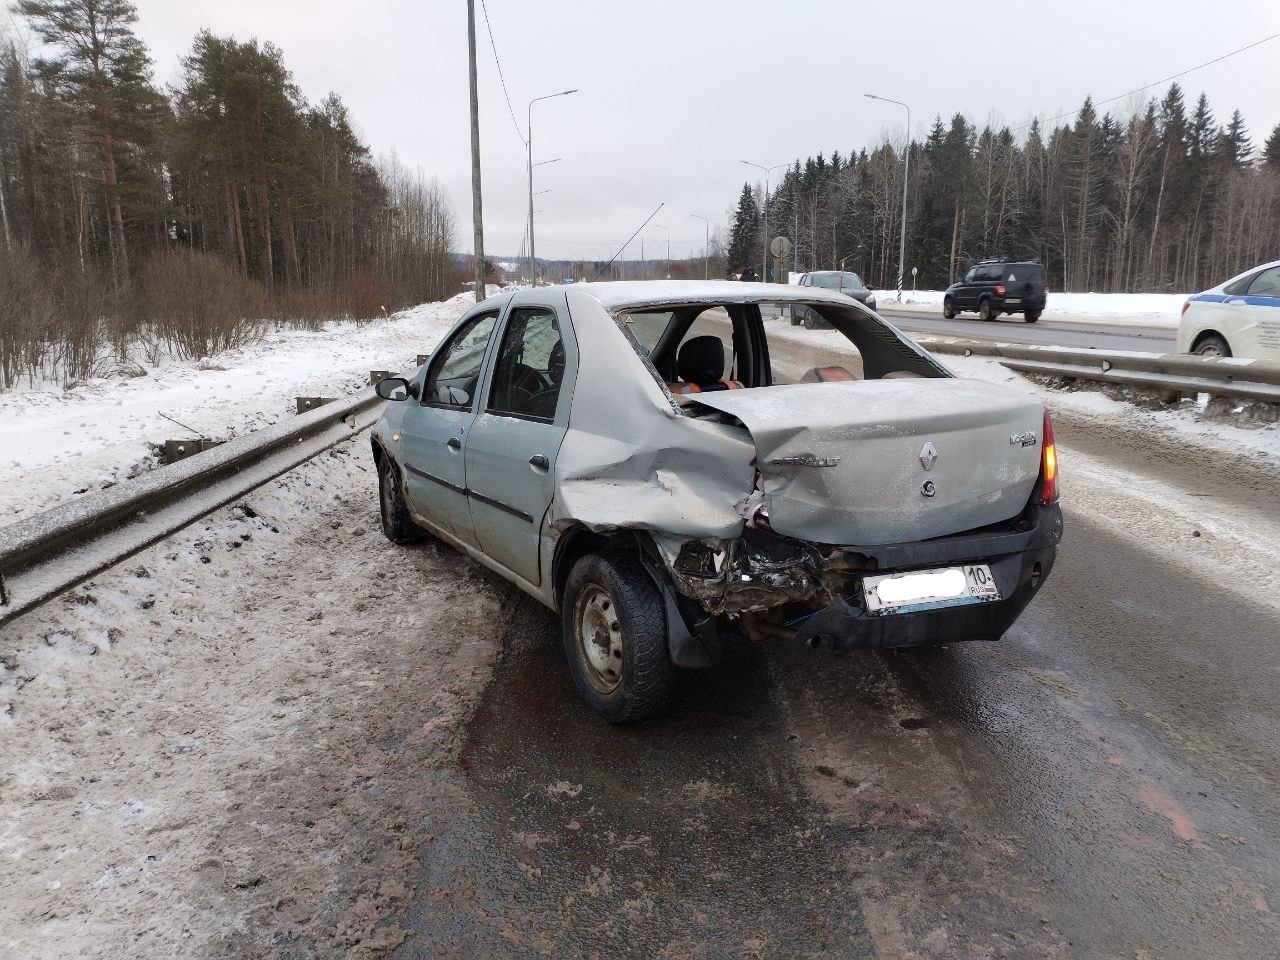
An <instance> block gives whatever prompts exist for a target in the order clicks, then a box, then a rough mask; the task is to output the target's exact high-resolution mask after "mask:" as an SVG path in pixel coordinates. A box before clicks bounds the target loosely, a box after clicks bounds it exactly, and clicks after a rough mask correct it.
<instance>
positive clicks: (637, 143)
mask: <svg viewBox="0 0 1280 960" xmlns="http://www.w3.org/2000/svg"><path fill="white" fill-rule="evenodd" d="M486 3H487V4H488V10H489V17H490V20H491V22H492V25H493V33H494V37H495V39H496V41H497V45H498V54H499V56H500V57H501V58H502V69H503V73H504V74H505V76H506V81H507V87H508V89H509V90H510V93H511V99H512V103H513V104H514V105H515V112H516V116H517V118H518V120H519V123H520V126H521V127H522V128H523V126H524V123H525V110H526V105H527V103H528V101H529V99H530V98H532V97H536V96H540V95H542V94H546V93H551V92H553V91H557V90H563V89H566V88H569V87H577V88H579V91H580V92H579V93H577V94H574V95H573V96H569V97H564V98H561V99H558V100H551V101H547V102H544V103H539V104H537V105H535V106H534V108H533V109H534V117H533V119H534V129H533V134H534V136H533V153H534V160H535V162H536V161H538V160H548V159H551V158H553V157H562V158H563V159H562V160H561V161H560V162H559V163H554V164H550V165H548V166H545V167H542V168H540V169H538V170H536V171H535V175H536V176H535V180H536V184H535V188H536V189H539V190H543V189H549V190H550V191H551V192H550V193H548V194H544V195H542V196H539V197H537V198H536V204H535V206H536V208H537V209H540V210H543V211H544V212H543V213H541V214H539V215H538V217H537V223H538V236H539V240H538V252H539V253H540V254H543V255H545V256H564V257H570V256H587V257H592V258H594V257H599V256H601V255H602V254H604V252H605V251H606V249H607V248H608V247H609V246H610V245H614V246H615V247H616V245H617V243H618V242H619V241H621V240H624V239H625V238H626V237H627V236H628V235H630V233H631V232H632V231H633V230H634V229H635V228H636V227H637V226H638V225H639V224H640V222H641V221H643V220H644V218H645V217H646V216H647V215H648V214H649V212H650V211H651V210H652V209H653V208H654V207H655V206H657V204H658V203H659V202H665V203H666V206H665V207H664V209H663V211H662V212H661V213H660V214H659V216H658V218H657V219H656V220H655V223H661V224H663V225H665V226H667V227H668V228H669V229H670V234H671V238H672V254H673V255H674V256H676V257H679V256H683V255H687V253H688V252H689V251H690V250H692V249H699V250H700V249H701V246H702V234H703V228H702V222H701V221H700V220H697V219H695V218H693V217H692V216H691V214H694V213H699V214H702V215H704V216H708V217H711V218H712V220H713V222H724V221H725V219H726V211H727V210H728V209H729V208H730V207H731V206H732V205H733V204H734V203H735V201H736V199H737V194H738V192H739V190H740V189H741V186H742V183H743V182H744V180H746V179H750V178H756V177H758V175H757V174H756V172H755V171H752V170H751V169H750V168H748V167H745V166H743V165H742V164H741V163H740V162H739V161H740V160H744V159H745V160H751V161H753V162H755V163H759V164H765V165H772V164H776V163H785V162H788V161H791V160H793V159H795V158H796V157H805V156H808V155H810V154H813V153H816V152H818V151H823V152H826V153H829V152H830V151H831V150H833V149H838V150H839V151H840V152H841V153H842V154H846V153H847V152H848V151H849V150H850V149H858V148H861V147H863V146H865V145H868V144H870V143H873V142H875V141H877V140H879V139H882V138H883V137H885V136H897V137H901V135H902V130H903V126H904V119H905V117H904V114H903V111H902V110H901V108H898V107H894V106H892V105H891V104H885V103H877V102H875V101H872V100H867V99H864V98H863V97H862V93H864V92H867V91H870V92H873V93H879V94H882V95H883V96H887V97H893V98H895V99H898V100H903V101H907V102H909V103H910V104H911V108H912V113H911V120H912V129H913V133H914V134H915V135H916V136H921V135H923V133H924V132H925V131H927V129H928V127H929V125H930V124H931V123H932V121H933V118H934V116H935V115H937V114H941V115H942V116H943V117H944V118H947V117H950V115H951V114H953V113H954V112H956V111H961V112H963V113H965V114H967V115H968V116H969V117H970V118H972V119H974V120H976V121H978V122H979V123H981V122H983V121H985V120H987V119H989V118H994V119H1003V120H1005V121H1008V122H1009V123H1011V124H1020V123H1023V122H1025V121H1027V120H1029V119H1030V118H1031V117H1033V116H1042V117H1048V116H1053V115H1055V114H1059V113H1065V112H1074V111H1075V110H1076V109H1077V108H1078V107H1079V105H1080V103H1081V101H1082V100H1083V99H1084V97H1085V95H1086V94H1092V95H1093V96H1094V98H1095V100H1101V99H1105V98H1108V97H1112V96H1115V95H1117V94H1120V93H1124V92H1125V91H1128V90H1130V89H1132V88H1134V87H1138V86H1140V85H1142V84H1145V83H1152V82H1155V81H1158V80H1160V79H1161V78H1164V77H1168V76H1170V75H1171V74H1174V73H1177V72H1179V71H1182V70H1185V69H1187V68H1189V67H1192V66H1194V65H1196V64H1198V63H1202V62H1204V61H1206V60H1209V59H1212V58H1213V57H1217V56H1220V55H1221V54H1224V53H1227V52H1228V51H1231V50H1234V49H1236V48H1238V47H1242V46H1244V45H1245V44H1247V43H1250V42H1252V41H1254V40H1258V39H1260V38H1262V37H1265V36H1267V35H1269V34H1273V33H1277V32H1280V2H1277V0H1221V2H1217V3H1212V4H1207V3H1204V2H1203V0H1197V2H1190V0H1131V2H1126V3H1118V2H1116V0H1074V2H1072V3H1069V4H1068V3H1027V2H1026V0H1021V2H1004V0H988V2H985V3H981V4H962V3H956V2H954V0H921V2H912V0H898V2H896V3H880V4H853V3H848V2H838V0H809V2H805V0H791V2H789V3H782V2H776V3H763V2H756V0H736V2H721V0H679V2H677V0H644V2H634V3H616V2H611V0H589V2H584V0H554V2H552V0H486ZM137 5H138V9H139V14H140V17H141V22H140V24H139V30H140V33H141V35H142V37H143V38H144V39H145V40H146V42H147V44H148V45H149V46H150V48H151V50H152V53H153V55H154V57H155V60H156V79H157V80H158V81H159V82H161V83H169V82H172V81H173V80H174V78H175V77H176V76H177V73H178V58H179V56H181V55H182V54H183V53H184V52H186V51H187V49H188V48H189V46H190V43H191V38H192V36H193V35H194V34H195V32H196V31H197V30H198V29H200V28H202V27H207V28H209V29H211V30H213V31H214V32H215V33H219V34H233V35H235V36H236V37H237V38H239V39H247V38H249V37H255V36H256V37H258V38H259V39H261V40H271V41H273V42H274V43H276V44H277V45H279V46H280V47H281V48H283V50H284V52H285V58H286V61H287V63H288V65H289V67H290V68H291V69H292V70H293V74H294V77H295V78H296V80H297V81H298V84H299V85H300V86H301V88H302V90H303V92H304V94H305V95H306V96H307V97H308V99H310V100H312V101H313V102H314V101H319V100H320V99H321V98H322V97H323V96H324V95H325V94H326V93H327V92H329V91H330V90H333V91H336V92H337V93H339V94H340V95H341V96H342V98H343V99H344V100H345V101H346V102H347V104H348V106H349V107H350V108H351V111H352V114H353V116H354V118H355V120H356V122H357V124H358V126H359V129H360V132H361V133H362V135H363V137H364V139H365V142H366V143H368V144H369V146H370V147H371V148H372V150H373V151H374V153H375V154H381V153H389V152H391V151H395V152H396V153H397V154H398V155H399V157H400V159H401V160H402V161H404V162H405V163H408V164H410V165H414V166H419V167H421V168H422V169H423V170H424V171H426V172H427V173H429V174H433V175H435V176H437V177H439V179H440V181H441V183H443V184H444V186H445V188H446V189H447V190H448V192H449V195H450V196H451V197H452V198H453V200H454V204H455V207H456V209H457V214H458V247H459V249H464V250H468V251H469V250H470V249H471V161H470V142H469V138H470V127H469V121H468V100H467V31H466V0H358V2H351V0H345V2H336V0H332V2H331V0H217V2H210V0H137ZM476 15H477V19H478V21H479V23H478V33H477V46H478V57H479V61H478V62H479V74H480V118H481V131H480V143H481V153H482V157H483V176H484V214H485V215H484V222H485V247H486V249H487V250H488V251H489V252H491V253H497V254H514V253H515V252H516V250H517V248H518V247H519V244H520V238H521V235H522V233H523V230H524V221H525V216H526V211H527V208H528V204H527V185H526V179H525V166H524V163H525V158H524V145H523V143H522V142H521V140H520V138H519V136H518V135H517V133H516V130H515V126H514V125H513V123H512V119H511V116H510V114H509V113H508V110H507V105H506V102H505V100H504V99H503V95H502V89H501V87H500V85H499V83H498V74H497V70H496V68H495V66H494V57H493V50H492V48H491V47H490V45H489V36H488V34H487V32H486V31H485V26H484V18H483V14H482V11H481V8H480V4H479V0H477V2H476ZM1180 82H1181V83H1182V84H1183V87H1184V89H1185V90H1186V92H1187V101H1188V104H1187V105H1188V109H1190V108H1191V107H1192V106H1193V105H1194V102H1195V98H1196V96H1197V95H1198V94H1199V93H1200V92H1201V91H1202V90H1203V91H1204V92H1205V93H1207V94H1208V96H1209V100H1210V103H1211V104H1212V106H1213V108H1214V113H1215V115H1216V117H1217V118H1218V120H1219V121H1225V120H1226V118H1227V117H1229V116H1230V114H1231V111H1232V110H1233V109H1236V108H1239V109H1240V110H1241V112H1242V113H1243V114H1244V117H1245V120H1246V122H1247V123H1248V125H1249V130H1250V133H1251V134H1252V137H1253V140H1254V145H1255V147H1260V146H1261V144H1262V142H1263V140H1265V138H1266V136H1267V134H1268V133H1269V132H1270V130H1271V129H1272V128H1273V127H1274V126H1275V125H1276V123H1277V122H1280V39H1276V40H1272V41H1270V42H1269V43H1266V44H1263V45H1262V46H1260V47H1257V48H1255V49H1253V50H1250V51H1247V52H1245V53H1242V54H1240V55H1238V56H1236V57H1233V58H1231V59H1228V60H1226V61H1223V62H1222V63H1218V64H1214V65H1212V66H1209V67H1206V68H1204V69H1203V70H1198V71H1196V72H1195V73H1192V74H1191V75H1189V76H1187V77H1186V78H1184V79H1183V80H1181V81H1180ZM1151 92H1152V93H1155V94H1157V95H1158V94H1162V93H1163V92H1164V86H1161V87H1159V88H1157V89H1155V90H1153V91H1151ZM1110 109H1112V110H1118V109H1120V110H1122V109H1123V105H1120V104H1117V105H1116V106H1113V107H1111V108H1110ZM646 236H647V238H648V239H647V243H648V244H650V246H648V248H647V252H648V253H649V254H650V256H652V255H653V253H654V248H655V247H656V246H659V245H661V244H665V239H663V238H664V236H665V235H664V234H663V233H662V231H661V230H657V229H654V228H652V227H650V229H649V230H648V231H646Z"/></svg>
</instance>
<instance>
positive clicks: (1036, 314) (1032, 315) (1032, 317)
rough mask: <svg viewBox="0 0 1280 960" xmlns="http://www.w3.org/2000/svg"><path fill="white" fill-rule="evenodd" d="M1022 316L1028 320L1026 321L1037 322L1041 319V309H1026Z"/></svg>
mask: <svg viewBox="0 0 1280 960" xmlns="http://www.w3.org/2000/svg"><path fill="white" fill-rule="evenodd" d="M1022 318H1023V319H1024V320H1026V321H1027V323H1035V322H1036V321H1037V320H1039V319H1040V311H1039V310H1027V311H1025V312H1024V313H1023V314H1022Z"/></svg>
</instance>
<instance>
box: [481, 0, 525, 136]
mask: <svg viewBox="0 0 1280 960" xmlns="http://www.w3.org/2000/svg"><path fill="white" fill-rule="evenodd" d="M480 9H481V10H483V11H484V27H485V29H486V30H488V31H489V46H491V47H493V62H494V63H496V64H497V65H498V81H499V82H500V83H501V84H502V95H503V96H504V97H506V98H507V112H508V113H510V114H511V123H512V124H513V125H514V126H515V128H516V136H517V137H519V138H520V142H521V143H524V142H525V139H524V134H523V133H521V132H520V123H519V121H518V120H516V111H515V108H514V107H513V106H511V94H509V93H507V79H506V77H504V76H503V75H502V61H501V60H499V59H498V44H497V42H496V41H495V40H494V39H493V26H492V25H491V24H490V23H489V8H488V7H486V6H485V5H484V0H480Z"/></svg>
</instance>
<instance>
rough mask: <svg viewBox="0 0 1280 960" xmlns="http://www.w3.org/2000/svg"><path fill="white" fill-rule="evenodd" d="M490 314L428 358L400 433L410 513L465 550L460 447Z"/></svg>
mask: <svg viewBox="0 0 1280 960" xmlns="http://www.w3.org/2000/svg"><path fill="white" fill-rule="evenodd" d="M497 320H498V314H497V312H496V311H490V312H486V313H481V314H478V315H477V316H475V317H474V318H472V319H471V320H469V321H468V322H467V323H465V324H463V325H462V326H461V327H459V328H458V330H457V331H456V332H455V333H454V334H453V336H452V337H450V338H449V341H448V342H447V343H446V344H445V345H444V346H443V347H441V348H440V350H438V351H437V352H436V355H435V356H434V357H432V358H431V364H430V366H429V367H428V368H427V376H426V380H425V381H424V382H423V386H422V396H421V398H420V399H419V400H417V401H414V400H413V399H412V398H410V399H409V400H408V401H407V402H408V403H409V404H411V406H410V407H409V409H407V410H406V411H405V414H404V420H403V421H402V423H401V427H400V432H401V434H402V435H403V436H402V437H401V443H402V450H403V451H404V479H405V493H406V495H407V497H408V500H409V506H410V507H411V508H412V509H413V511H414V512H415V513H418V514H420V515H421V516H422V517H424V518H425V519H426V520H429V521H430V522H431V523H433V524H435V525H436V526H437V527H440V528H442V529H444V530H446V531H448V532H449V533H451V534H453V536H455V537H457V538H458V539H459V540H460V541H462V542H463V543H465V544H468V545H469V546H475V545H476V535H475V529H474V527H473V526H472V523H471V509H470V506H469V505H468V503H467V478H466V467H465V460H464V457H463V453H462V451H463V447H464V445H465V444H466V442H467V434H468V432H469V431H470V429H471V427H472V424H473V423H474V421H475V419H476V410H477V408H478V405H479V397H477V396H476V394H477V392H478V391H479V386H480V373H481V370H482V369H483V366H484V357H485V351H486V350H487V348H488V346H489V340H490V338H491V337H492V336H493V329H494V327H495V326H496V325H497Z"/></svg>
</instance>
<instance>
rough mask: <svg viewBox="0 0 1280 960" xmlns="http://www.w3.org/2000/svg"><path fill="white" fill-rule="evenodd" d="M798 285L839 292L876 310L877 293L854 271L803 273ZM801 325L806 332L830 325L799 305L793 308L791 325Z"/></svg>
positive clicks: (813, 311)
mask: <svg viewBox="0 0 1280 960" xmlns="http://www.w3.org/2000/svg"><path fill="white" fill-rule="evenodd" d="M796 285H797V286H801V287H821V288H822V289H824V290H839V291H840V292H841V293H843V294H844V295H845V296H846V297H852V298H853V299H854V300H857V301H858V302H859V303H860V304H862V305H863V306H864V307H867V308H869V309H871V310H874V309H875V308H876V295H875V292H874V291H873V290H872V289H871V288H870V287H868V286H867V285H866V284H865V283H863V282H862V278H861V277H860V276H858V275H857V274H856V273H854V272H853V271H852V270H815V271H812V272H810V273H802V274H800V279H799V280H797V281H796ZM801 324H804V327H805V329H806V330H813V329H815V328H817V327H825V326H827V325H828V324H827V322H826V321H825V320H823V319H822V317H821V316H819V315H818V312H817V311H816V310H810V309H809V308H808V307H805V306H804V305H803V304H798V305H796V306H793V307H792V308H791V325H792V326H793V327H796V326H800V325H801Z"/></svg>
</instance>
